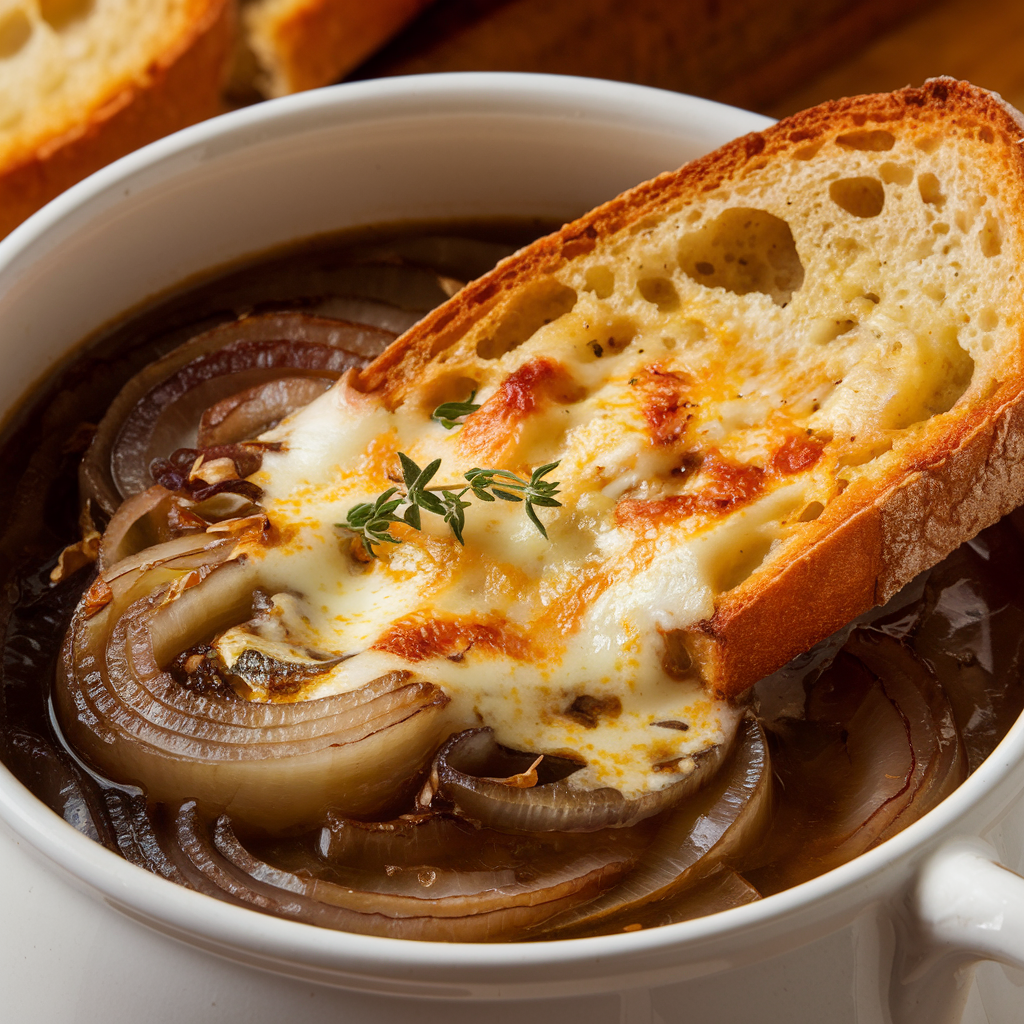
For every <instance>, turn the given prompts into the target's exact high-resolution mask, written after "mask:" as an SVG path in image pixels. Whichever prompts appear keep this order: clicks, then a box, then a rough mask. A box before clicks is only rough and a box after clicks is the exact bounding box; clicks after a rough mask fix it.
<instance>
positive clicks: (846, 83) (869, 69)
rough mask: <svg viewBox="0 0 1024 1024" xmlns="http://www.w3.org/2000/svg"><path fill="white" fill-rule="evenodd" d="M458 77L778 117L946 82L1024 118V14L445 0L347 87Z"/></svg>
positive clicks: (622, 0) (814, 2)
mask: <svg viewBox="0 0 1024 1024" xmlns="http://www.w3.org/2000/svg"><path fill="white" fill-rule="evenodd" d="M460 70H517V71H541V72H550V73H561V74H575V75H589V76H593V77H598V78H611V79H617V80H620V81H633V82H640V83H643V84H647V85H654V86H658V87H660V88H666V89H674V90H677V91H681V92H691V93H694V94H696V95H700V96H707V97H709V98H711V99H717V100H721V101H723V102H727V103H733V104H735V105H737V106H742V107H747V108H748V109H752V110H758V111H760V112H762V113H766V114H771V115H773V116H776V117H781V116H784V115H786V114H789V113H792V112H794V111H796V110H800V109H802V108H804V107H806V106H810V105H813V104H815V103H818V102H820V101H821V100H824V99H828V98H832V97H838V96H843V95H850V94H856V93H861V92H874V91H885V90H890V89H894V88H899V87H900V86H903V85H908V84H920V83H921V82H922V81H924V79H926V78H928V77H931V76H934V75H941V74H947V75H953V76H956V77H959V78H967V79H969V80H971V81H973V82H975V84H977V85H981V86H985V87H986V88H989V89H994V90H996V91H997V92H1001V93H1002V94H1003V95H1004V96H1005V97H1006V98H1007V99H1008V100H1010V101H1011V102H1012V103H1014V104H1016V105H1017V106H1020V107H1024V0H939V2H936V0H435V2H434V3H433V4H432V5H431V6H430V7H428V8H427V10H426V11H425V12H424V13H423V14H421V15H420V16H419V17H418V18H416V19H415V20H414V21H413V22H412V23H411V24H409V25H408V26H407V28H406V29H405V30H404V31H403V32H402V33H401V34H400V35H399V36H398V37H396V38H395V39H394V40H393V41H392V42H391V43H390V44H389V45H387V46H386V47H385V48H384V49H383V50H381V51H380V52H379V53H378V54H377V55H376V56H374V57H373V58H371V59H370V60H369V61H368V62H367V63H365V64H363V65H362V66H361V67H360V68H358V69H356V71H355V72H354V73H353V74H352V75H350V76H349V77H350V78H369V77H378V76H389V75H403V74H415V73H423V72H432V71H460Z"/></svg>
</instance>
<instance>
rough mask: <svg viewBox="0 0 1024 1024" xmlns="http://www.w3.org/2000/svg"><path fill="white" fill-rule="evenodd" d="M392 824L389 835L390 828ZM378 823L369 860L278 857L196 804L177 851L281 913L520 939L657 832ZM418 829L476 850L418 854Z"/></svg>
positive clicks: (347, 926) (627, 863) (437, 844)
mask: <svg viewBox="0 0 1024 1024" xmlns="http://www.w3.org/2000/svg"><path fill="white" fill-rule="evenodd" d="M389 827H390V828H391V829H392V830H393V831H392V833H391V840H392V841H391V842H390V843H388V840H387V839H386V838H385V837H384V835H383V834H382V830H383V829H387V828H389ZM376 828H377V830H378V835H379V837H380V839H381V841H382V842H383V843H384V844H385V845H386V846H388V847H389V848H388V849H385V850H384V851H383V856H382V858H381V859H379V860H378V861H377V862H376V863H375V864H373V865H367V864H365V862H361V863H358V864H354V863H349V862H346V861H345V860H344V859H341V858H338V857H337V856H334V857H332V858H331V859H330V860H329V861H323V860H320V859H318V858H315V857H313V858H306V859H304V860H299V863H297V864H295V863H292V864H288V863H285V864H283V865H282V864H281V863H280V862H279V861H278V860H277V858H276V857H275V848H274V846H273V845H272V844H271V845H269V846H268V844H266V843H264V844H261V845H262V846H263V847H265V848H266V852H264V853H260V852H257V847H256V846H254V845H253V844H252V843H251V842H250V843H246V842H243V841H242V840H241V839H240V838H239V836H238V835H237V834H236V832H235V830H234V828H233V827H232V825H231V823H230V822H228V821H227V819H226V818H221V819H219V820H218V821H217V822H216V823H215V824H213V825H212V827H211V826H210V825H209V824H208V823H206V822H204V821H203V820H202V817H201V815H200V814H198V813H197V809H196V807H195V805H194V804H189V805H186V806H184V807H183V808H182V812H181V814H180V815H179V818H178V827H177V835H176V839H177V847H178V850H180V855H179V857H178V860H179V863H180V865H181V868H182V870H183V871H184V872H186V873H188V874H189V875H190V880H191V881H192V883H193V884H194V885H195V886H196V887H197V888H202V889H203V891H206V892H210V893H211V894H213V895H219V896H221V897H222V898H227V899H232V900H235V901H239V902H243V903H247V904H249V905H252V906H257V907H260V908H262V909H267V910H272V912H274V913H278V914H282V916H286V917H291V918H294V919H297V920H302V921H307V922H309V923H314V924H320V925H324V926H327V927H333V928H342V929H344V930H346V931H353V932H360V933H364V934H374V935H386V936H391V937H396V938H407V939H431V940H435V941H436V940H440V941H461V942H481V941H493V940H498V939H509V938H514V937H516V936H517V935H519V934H521V933H523V932H524V930H525V929H527V928H529V927H535V926H537V925H539V924H541V923H542V922H543V921H545V920H546V919H547V918H549V917H551V916H552V915H554V914H557V913H559V912H561V911H564V910H566V909H568V908H570V907H572V906H574V905H576V904H578V903H580V902H581V901H584V900H587V899H590V898H592V897H593V896H594V895H596V894H597V893H599V892H600V891H601V890H603V889H606V888H608V887H609V886H610V885H613V884H614V883H615V882H616V881H617V880H618V879H619V878H620V877H621V876H622V875H623V874H624V873H625V872H626V871H628V870H629V868H630V867H631V866H632V865H633V864H635V863H636V860H637V857H638V856H639V855H640V853H641V851H642V850H643V848H644V846H645V845H646V843H647V842H648V841H649V838H650V830H649V829H646V830H645V829H644V828H643V827H641V828H639V829H634V830H621V829H619V830H614V831H610V832H608V833H605V834H604V835H602V836H588V837H586V838H585V839H584V837H581V836H543V837H532V838H529V839H524V838H523V837H514V836H508V835H502V834H501V833H493V832H487V831H484V832H479V831H478V830H475V829H473V828H472V827H471V826H467V825H465V824H463V823H458V822H454V821H453V820H451V819H448V818H445V817H435V816H427V817H425V818H421V819H419V820H416V821H412V822H410V821H397V822H391V823H384V824H382V825H380V826H376ZM410 832H413V833H417V834H419V835H420V836H421V837H425V838H421V839H420V840H419V841H418V842H416V843H415V847H416V848H417V849H418V850H419V851H421V852H423V851H427V850H433V851H440V850H442V848H443V845H444V841H445V840H448V841H451V840H453V839H454V840H455V842H456V846H457V848H458V849H459V850H460V851H462V852H463V854H464V853H465V851H466V849H467V847H471V848H473V849H475V850H476V851H478V852H477V854H476V855H475V856H471V857H470V858H469V864H467V862H466V857H465V856H463V857H462V858H461V861H462V863H461V865H460V867H458V868H454V869H453V868H451V867H449V866H446V865H445V864H438V863H437V862H436V861H435V860H434V859H433V858H430V859H426V860H422V861H420V862H419V863H412V862H410V861H409V859H408V856H407V854H408V852H409V850H408V847H407V846H404V845H403V842H404V839H405V838H406V837H407V836H408V834H409V833H410ZM434 833H436V834H434ZM295 848H296V844H295V843H289V844H288V845H287V846H285V847H283V849H284V850H285V851H286V853H285V858H286V860H291V861H292V862H295V861H296V860H297V858H296V854H295V852H294V851H295Z"/></svg>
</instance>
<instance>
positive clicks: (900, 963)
mask: <svg viewBox="0 0 1024 1024" xmlns="http://www.w3.org/2000/svg"><path fill="white" fill-rule="evenodd" d="M908 910H909V914H908V915H906V916H904V918H903V920H902V922H901V924H902V927H900V929H899V930H900V931H901V932H902V933H903V934H902V935H901V936H900V939H901V941H899V942H898V943H897V949H898V950H899V953H898V955H897V960H896V963H895V964H894V970H893V975H892V985H891V989H890V1006H891V1009H892V1018H893V1024H940V1022H943V1024H944V1022H950V1024H952V1022H955V1021H959V1020H960V1018H961V1016H962V1014H963V1008H964V1004H965V1003H966V1001H967V996H968V994H969V992H970V988H971V979H972V974H973V967H974V965H975V964H976V963H977V962H978V961H979V960H996V961H998V962H999V963H1003V964H1008V965H1010V966H1011V967H1021V968H1024V878H1022V877H1021V876H1020V875H1018V874H1017V873H1016V872H1014V871H1011V870H1010V869H1009V868H1006V867H1003V865H1002V864H1000V863H999V860H998V855H997V854H996V851H995V850H994V849H993V848H992V847H991V846H989V845H988V844H987V843H985V842H983V841H982V840H980V839H955V840H951V841H950V842H947V843H946V844H944V845H943V846H941V847H940V848H939V849H938V850H937V851H936V852H935V853H934V854H932V855H931V856H930V857H929V858H928V860H926V861H925V862H924V864H923V865H922V866H921V868H920V870H919V872H918V875H917V879H916V883H915V885H914V887H913V889H912V890H911V893H910V904H909V908H908Z"/></svg>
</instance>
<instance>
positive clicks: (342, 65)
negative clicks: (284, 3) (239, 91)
mask: <svg viewBox="0 0 1024 1024" xmlns="http://www.w3.org/2000/svg"><path fill="white" fill-rule="evenodd" d="M430 2H431V0H374V2H373V3H366V2H365V0H293V2H292V3H291V4H290V5H289V6H288V7H287V9H285V10H282V11H281V12H280V13H277V12H270V11H268V12H266V14H265V15H264V14H263V13H262V12H258V11H255V10H254V11H250V12H247V14H245V15H243V17H244V18H245V21H246V26H247V28H248V30H249V45H250V46H251V47H252V49H253V51H254V53H255V55H256V58H257V61H258V62H259V64H260V65H261V66H262V69H263V73H262V74H261V75H260V76H258V78H257V81H256V85H257V87H258V88H259V89H260V91H261V92H262V93H263V94H264V95H266V96H284V95H286V94H288V93H293V92H301V91H302V90H304V89H316V88H319V87H320V86H322V85H329V84H330V83H331V82H336V81H338V79H339V78H341V77H342V76H343V75H344V74H345V73H346V72H348V71H351V70H352V68H354V67H356V66H357V65H358V64H360V63H361V62H362V61H363V60H365V59H366V58H367V57H369V56H370V54H372V53H373V52H374V51H375V50H376V49H377V48H378V47H379V46H380V45H381V43H383V42H385V41H386V40H387V39H389V38H390V37H391V36H392V35H393V34H394V33H395V32H397V31H398V29H400V28H401V27H402V26H403V25H404V24H405V23H406V22H408V21H410V20H411V19H412V18H413V17H415V16H416V15H417V14H418V13H419V12H420V11H421V10H423V8H424V7H426V6H427V5H428V4H429V3H430Z"/></svg>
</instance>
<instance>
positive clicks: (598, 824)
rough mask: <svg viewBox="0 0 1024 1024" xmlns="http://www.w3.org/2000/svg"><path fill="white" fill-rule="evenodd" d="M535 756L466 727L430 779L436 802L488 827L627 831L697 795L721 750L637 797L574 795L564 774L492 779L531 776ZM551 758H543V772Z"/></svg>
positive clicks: (609, 792) (596, 792)
mask: <svg viewBox="0 0 1024 1024" xmlns="http://www.w3.org/2000/svg"><path fill="white" fill-rule="evenodd" d="M535 756H536V755H533V754H521V753H514V752H510V751H506V750H505V749H504V748H502V747H500V746H499V745H498V743H497V742H496V741H495V739H494V733H493V732H492V731H491V730H490V729H469V730H467V731H466V732H461V733H457V734H456V735H455V736H452V738H451V739H449V740H448V742H447V743H446V744H445V745H444V746H443V747H442V748H441V749H440V751H439V752H438V754H437V757H436V759H435V761H434V767H433V770H432V772H431V775H432V778H434V779H436V789H437V793H438V794H439V795H440V796H441V797H443V798H444V799H446V800H448V801H450V802H451V803H452V804H453V805H454V806H455V807H456V809H457V810H458V812H459V813H460V814H462V815H463V816H465V817H467V818H469V819H470V820H472V821H478V822H480V823H481V824H482V825H485V826H487V827H489V828H495V829H502V830H506V831H521V832H597V831H599V830H600V829H605V828H628V827H629V826H631V825H635V824H637V823H638V822H640V821H643V820H644V819H645V818H650V817H652V816H653V815H655V814H659V813H661V812H662V811H664V810H667V809H668V808H669V807H671V806H673V805H674V804H676V803H678V802H679V801H680V800H682V799H683V798H684V797H686V796H689V795H690V794H692V793H695V792H696V791H697V790H698V789H700V787H701V786H703V785H704V784H705V783H706V782H708V780H710V779H711V778H712V777H713V776H714V775H715V773H716V771H717V770H718V767H719V765H720V764H721V762H722V759H723V756H724V749H723V747H722V746H716V747H713V748H711V749H710V750H709V751H707V753H706V754H703V755H702V756H699V757H697V758H695V759H694V760H695V762H696V764H695V767H694V768H693V770H692V771H691V772H690V773H689V774H688V775H686V776H684V777H683V778H682V779H680V780H679V781H677V782H674V783H671V784H670V785H668V786H665V787H664V788H663V789H660V790H653V791H647V792H644V793H640V794H639V795H637V796H634V797H626V796H624V795H623V794H622V793H620V792H619V791H618V790H617V789H608V788H603V789H593V790H585V789H577V788H575V787H574V786H573V785H572V781H571V777H569V776H567V775H566V774H565V773H562V774H561V776H560V777H555V778H554V779H550V781H546V782H542V783H541V784H539V785H536V786H532V787H518V786H510V785H507V784H505V783H504V782H501V781H497V780H499V779H502V778H504V777H508V776H514V775H518V774H520V773H522V772H526V771H528V770H529V768H530V766H531V763H532V762H533V761H534V759H535ZM551 760H553V759H551V758H545V760H544V762H543V763H542V765H541V766H540V769H541V772H542V773H543V771H544V767H545V765H547V764H548V762H549V761H551ZM570 763H571V762H570Z"/></svg>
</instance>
